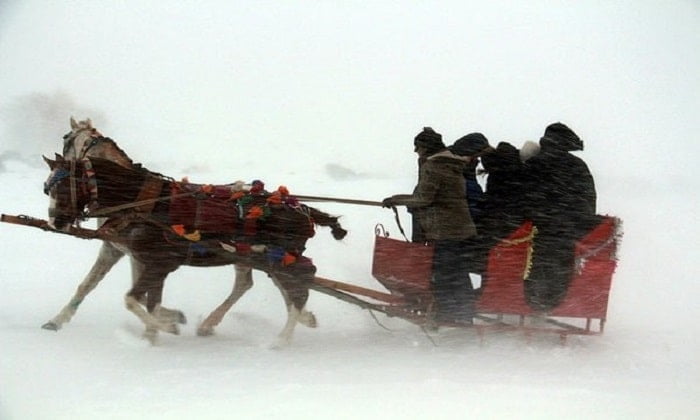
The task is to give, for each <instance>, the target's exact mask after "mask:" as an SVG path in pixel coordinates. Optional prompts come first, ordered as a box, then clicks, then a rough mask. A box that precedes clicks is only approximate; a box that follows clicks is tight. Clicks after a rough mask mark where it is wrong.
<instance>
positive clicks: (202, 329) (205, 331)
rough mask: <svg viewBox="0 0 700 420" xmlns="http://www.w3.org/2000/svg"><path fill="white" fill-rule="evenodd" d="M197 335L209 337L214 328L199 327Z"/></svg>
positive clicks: (212, 333)
mask: <svg viewBox="0 0 700 420" xmlns="http://www.w3.org/2000/svg"><path fill="white" fill-rule="evenodd" d="M197 335H198V336H200V337H210V336H212V335H214V328H212V327H199V328H197Z"/></svg>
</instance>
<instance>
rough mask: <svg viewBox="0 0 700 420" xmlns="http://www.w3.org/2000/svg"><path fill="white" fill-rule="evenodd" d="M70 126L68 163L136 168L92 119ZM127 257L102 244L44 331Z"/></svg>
mask: <svg viewBox="0 0 700 420" xmlns="http://www.w3.org/2000/svg"><path fill="white" fill-rule="evenodd" d="M70 126H71V131H69V132H68V133H67V134H66V135H65V136H63V156H64V157H65V158H66V159H70V160H78V159H83V158H86V157H97V158H103V159H108V160H111V161H113V162H115V163H117V164H119V165H121V166H123V167H125V168H133V167H134V162H133V161H132V160H131V158H129V156H128V155H127V154H126V153H125V152H124V151H123V150H122V149H121V148H119V146H117V144H116V143H115V142H114V140H112V139H110V138H107V137H104V136H103V135H102V134H101V133H100V132H99V131H98V130H97V129H96V128H94V127H93V126H92V121H91V120H90V119H89V118H88V119H87V120H84V121H80V122H77V121H75V119H73V118H72V117H71V119H70ZM105 221H106V219H104V218H103V219H99V220H98V226H101V225H102V224H103V223H104V222H105ZM125 254H128V249H126V248H124V247H121V246H119V244H116V243H113V242H109V241H104V242H102V247H101V248H100V251H99V253H98V254H97V259H96V260H95V262H94V263H93V266H92V268H91V269H90V271H89V272H88V273H87V275H86V276H85V278H84V279H83V281H82V282H81V283H80V285H79V286H78V288H77V289H76V291H75V293H74V294H73V296H72V297H71V299H70V300H69V301H68V303H67V304H66V305H65V306H64V307H63V308H62V309H61V311H60V312H59V313H58V314H56V316H54V317H53V318H51V320H49V321H48V322H46V323H45V324H44V325H42V328H44V329H46V330H52V331H58V330H60V329H61V328H62V327H63V324H65V323H67V322H70V320H71V318H73V316H74V315H75V313H76V311H77V310H78V307H79V306H80V304H81V303H82V302H83V300H84V299H85V298H86V297H87V295H88V294H89V293H90V292H91V291H92V290H94V289H95V287H97V285H98V284H99V283H100V282H101V281H102V279H104V277H105V276H106V275H107V273H108V272H109V271H110V270H111V269H112V267H114V265H115V264H116V263H117V262H118V261H119V260H121V258H122V257H123V256H124V255H125ZM130 260H131V274H132V283H134V282H135V281H136V278H138V275H139V272H140V270H141V269H142V267H141V265H140V264H139V262H138V261H137V260H135V259H134V258H130ZM245 275H246V273H245V270H243V271H241V274H239V271H238V270H237V271H236V279H237V280H236V285H239V283H240V284H243V283H248V279H246V278H245V277H244V276H245ZM250 284H251V285H252V278H251V279H250ZM248 288H250V286H248ZM238 289H241V287H238ZM245 290H247V288H244V291H245ZM159 315H160V316H161V317H163V318H164V319H169V320H172V321H177V322H179V323H182V324H184V323H185V322H186V318H185V315H184V314H183V313H182V312H180V311H178V310H172V309H167V308H161V311H160V314H159ZM222 316H223V315H222ZM219 321H220V320H219ZM217 324H218V323H217ZM203 325H204V324H203ZM205 329H206V330H207V332H208V333H209V334H211V333H213V326H210V327H209V328H205Z"/></svg>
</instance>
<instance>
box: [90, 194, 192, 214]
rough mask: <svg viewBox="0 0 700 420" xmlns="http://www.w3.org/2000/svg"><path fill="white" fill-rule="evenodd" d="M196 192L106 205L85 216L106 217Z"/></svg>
mask: <svg viewBox="0 0 700 420" xmlns="http://www.w3.org/2000/svg"><path fill="white" fill-rule="evenodd" d="M195 194H196V192H189V193H182V194H174V195H170V196H167V197H156V198H149V199H146V200H141V201H137V202H135V203H127V204H121V205H118V206H112V207H104V208H101V209H98V210H95V211H91V212H89V213H88V214H86V215H85V217H105V216H107V215H109V214H111V213H116V212H118V211H121V210H127V209H133V208H135V207H140V206H144V205H148V204H151V203H157V202H159V201H170V200H172V199H175V198H180V197H187V196H193V195H195Z"/></svg>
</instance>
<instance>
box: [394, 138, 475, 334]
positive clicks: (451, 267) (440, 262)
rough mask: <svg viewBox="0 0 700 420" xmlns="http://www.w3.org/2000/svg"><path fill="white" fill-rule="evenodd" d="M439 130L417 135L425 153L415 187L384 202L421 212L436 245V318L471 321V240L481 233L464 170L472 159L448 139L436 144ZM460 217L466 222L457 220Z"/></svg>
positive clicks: (418, 147)
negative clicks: (459, 153) (471, 209)
mask: <svg viewBox="0 0 700 420" xmlns="http://www.w3.org/2000/svg"><path fill="white" fill-rule="evenodd" d="M425 133H427V134H428V135H427V136H426V135H424V134H425ZM435 134H437V133H435V132H434V131H433V130H432V129H430V128H425V129H423V132H421V133H419V135H418V136H416V140H415V149H416V153H418V154H419V156H426V158H425V161H424V162H423V163H422V165H421V168H420V176H419V180H418V185H416V188H415V189H414V192H413V193H412V194H397V195H393V196H391V197H387V198H385V199H384V201H383V202H382V203H383V205H384V206H385V207H394V206H406V207H408V208H409V209H411V210H413V211H414V214H416V210H418V211H420V219H419V222H420V225H421V228H422V230H423V232H424V234H425V239H426V241H427V242H431V243H432V244H433V245H434V256H433V275H432V280H431V284H432V289H433V296H434V297H435V302H436V306H437V313H436V315H435V320H436V321H437V322H439V323H440V322H450V323H451V322H456V323H471V322H472V318H473V316H474V289H473V286H472V283H471V280H470V278H469V267H468V265H467V259H466V253H467V248H466V243H467V239H468V238H470V237H472V236H474V235H475V234H476V228H475V227H474V223H473V222H472V221H471V216H470V215H469V207H468V205H467V201H466V200H465V197H466V191H465V185H464V178H463V175H462V173H463V171H464V167H465V166H466V164H467V162H468V158H463V157H460V156H457V155H455V154H453V153H452V152H450V151H449V150H448V149H447V148H446V147H444V144H443V146H442V148H441V149H437V147H433V146H436V145H437V144H438V143H437V142H436V136H435ZM426 138H427V140H426ZM441 143H442V137H440V144H441ZM426 149H428V150H426ZM436 149H437V150H436ZM431 152H432V153H431ZM456 220H459V221H463V223H455V221H456Z"/></svg>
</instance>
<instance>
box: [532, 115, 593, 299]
mask: <svg viewBox="0 0 700 420" xmlns="http://www.w3.org/2000/svg"><path fill="white" fill-rule="evenodd" d="M579 150H583V141H582V140H581V139H580V138H579V136H578V135H576V133H575V132H574V131H573V130H572V129H571V128H569V127H567V126H566V125H565V124H562V123H560V122H556V123H553V124H550V125H549V126H548V127H547V128H546V129H545V132H544V135H543V136H542V138H541V139H540V151H539V153H538V154H537V155H535V156H534V157H532V158H530V159H529V160H528V161H527V162H526V163H525V168H526V171H527V178H528V182H527V194H528V195H527V199H528V202H529V203H528V206H527V208H526V210H527V211H528V213H529V214H528V216H529V217H530V218H531V219H532V220H533V222H534V224H535V226H536V227H537V229H538V234H537V236H536V237H535V243H534V247H535V252H534V254H533V266H532V271H531V272H530V276H529V278H528V281H526V283H525V292H526V295H527V297H528V301H529V303H530V305H531V306H533V307H534V308H536V309H538V310H542V311H547V310H549V309H552V308H553V307H555V306H556V305H557V304H558V303H559V302H560V301H561V300H562V299H563V298H564V296H565V295H566V290H567V287H568V284H569V281H570V280H571V278H572V276H573V270H574V245H575V242H576V240H578V239H580V238H581V237H582V236H583V235H585V234H586V233H587V232H588V231H589V230H590V229H592V228H593V227H594V226H595V225H596V224H597V223H598V221H599V219H598V217H597V216H596V190H595V184H594V181H593V176H592V175H591V172H590V171H589V169H588V166H587V165H586V163H585V162H584V161H583V160H582V159H581V158H579V157H577V156H574V155H573V154H572V153H571V152H574V151H579Z"/></svg>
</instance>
